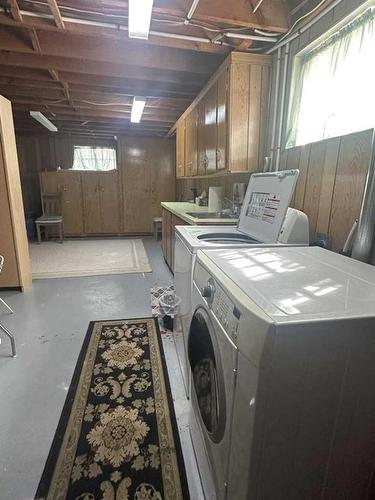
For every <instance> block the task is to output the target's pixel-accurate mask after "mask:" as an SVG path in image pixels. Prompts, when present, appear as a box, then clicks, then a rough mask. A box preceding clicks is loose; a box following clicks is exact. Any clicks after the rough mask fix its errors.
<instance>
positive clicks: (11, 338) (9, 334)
mask: <svg viewBox="0 0 375 500" xmlns="http://www.w3.org/2000/svg"><path fill="white" fill-rule="evenodd" d="M0 330H2V331H3V332H4V333H5V335H7V337H9V339H10V343H11V346H12V357H13V358H15V357H16V356H17V354H16V342H15V340H14V337H13V335H12V334H11V333H10V331H9V330H8V329H7V328H5V326H4V325H2V324H1V323H0Z"/></svg>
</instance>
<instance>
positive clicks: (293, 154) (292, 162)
mask: <svg viewBox="0 0 375 500" xmlns="http://www.w3.org/2000/svg"><path fill="white" fill-rule="evenodd" d="M287 152H288V157H287V163H286V168H287V170H289V169H292V168H296V169H299V162H300V159H301V147H300V146H299V147H296V148H291V149H288V150H287ZM295 197H296V189H295V190H294V192H293V196H292V199H291V202H290V206H291V207H295Z"/></svg>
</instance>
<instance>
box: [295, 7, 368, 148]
mask: <svg viewBox="0 0 375 500" xmlns="http://www.w3.org/2000/svg"><path fill="white" fill-rule="evenodd" d="M297 71H298V69H297ZM374 124H375V9H369V10H368V11H367V12H366V13H365V14H363V15H362V16H361V17H359V18H357V19H356V20H354V21H353V22H352V23H350V24H348V25H347V26H345V27H344V28H342V29H341V30H339V31H338V32H337V33H336V34H335V35H333V36H332V37H330V38H329V39H328V40H327V41H326V42H324V43H323V44H321V45H320V46H319V47H317V48H316V49H315V50H313V51H311V52H309V53H308V54H307V55H306V56H304V57H302V58H301V61H300V68H299V71H298V78H297V77H296V78H295V81H294V88H293V95H292V101H291V108H290V112H289V125H288V130H287V138H286V147H293V146H299V145H302V144H308V143H311V142H315V141H319V140H322V139H326V138H329V137H335V136H341V135H345V134H348V133H351V132H355V131H359V130H365V129H369V128H373V127H374Z"/></svg>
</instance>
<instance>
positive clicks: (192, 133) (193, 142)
mask: <svg viewBox="0 0 375 500" xmlns="http://www.w3.org/2000/svg"><path fill="white" fill-rule="evenodd" d="M197 114H198V113H197V108H194V109H193V110H192V111H191V113H189V115H188V116H187V117H186V119H185V175H186V176H188V177H191V176H193V175H197V164H198V153H197Z"/></svg>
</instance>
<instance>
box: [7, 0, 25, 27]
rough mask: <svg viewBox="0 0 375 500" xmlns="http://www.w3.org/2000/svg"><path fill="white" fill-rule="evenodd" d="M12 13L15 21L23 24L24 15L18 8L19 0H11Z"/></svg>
mask: <svg viewBox="0 0 375 500" xmlns="http://www.w3.org/2000/svg"><path fill="white" fill-rule="evenodd" d="M9 4H10V11H11V13H12V16H13V19H14V20H15V21H17V22H18V23H22V21H23V19H22V14H21V11H20V8H19V7H18V3H17V0H9Z"/></svg>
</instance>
